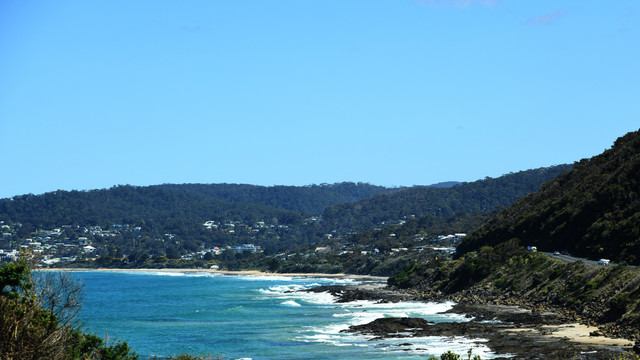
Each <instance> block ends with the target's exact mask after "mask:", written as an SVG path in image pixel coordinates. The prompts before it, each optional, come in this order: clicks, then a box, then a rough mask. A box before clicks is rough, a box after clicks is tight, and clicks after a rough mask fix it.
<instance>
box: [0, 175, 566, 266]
mask: <svg viewBox="0 0 640 360" xmlns="http://www.w3.org/2000/svg"><path fill="white" fill-rule="evenodd" d="M568 168H569V166H554V167H551V168H542V169H536V170H529V171H522V172H519V173H515V174H508V175H505V176H502V177H500V178H496V179H492V178H486V179H484V180H479V181H476V182H472V183H460V184H457V185H456V184H455V183H453V182H449V183H444V184H438V185H437V186H434V187H424V186H423V187H414V188H406V189H401V188H393V189H391V188H384V187H380V186H373V185H369V184H363V183H357V184H355V183H341V184H333V185H326V184H323V185H312V186H304V187H294V186H273V187H264V186H253V185H237V184H213V185H204V184H182V185H170V184H166V185H157V186H146V187H136V186H128V185H127V186H115V187H112V188H110V189H102V190H92V191H55V192H50V193H46V194H42V195H32V194H29V195H22V196H15V197H13V198H11V199H0V225H2V226H3V228H4V230H3V233H6V234H7V235H6V236H4V235H3V237H2V238H0V249H17V248H18V247H20V246H29V247H34V248H40V249H44V250H45V251H46V253H45V255H50V256H51V257H64V258H69V259H70V258H74V257H75V258H78V259H80V258H94V257H97V258H100V259H102V260H104V259H115V260H114V261H116V260H117V261H116V262H119V261H121V260H122V259H129V258H131V259H129V260H123V261H129V262H134V260H132V259H133V258H135V259H137V260H136V261H138V260H141V261H142V260H144V259H146V258H149V257H154V258H156V257H166V258H167V259H170V260H172V259H180V258H182V257H186V258H197V257H198V256H201V255H195V254H197V253H198V252H201V251H203V249H213V248H214V247H227V246H237V245H242V244H253V245H255V246H258V247H259V248H260V249H262V250H264V251H265V253H266V254H274V253H278V252H283V251H295V250H296V249H298V250H299V249H303V248H305V249H306V250H308V249H309V248H310V247H309V246H311V245H313V244H317V243H318V242H320V241H322V240H323V239H325V240H326V239H330V240H331V241H333V242H338V243H339V242H343V243H344V242H352V241H356V242H358V243H360V244H361V245H362V246H364V247H365V248H367V249H368V248H369V247H370V246H369V245H373V246H377V247H378V248H379V249H382V250H385V249H390V248H393V247H398V244H400V245H402V244H406V243H407V242H409V243H410V242H411V241H412V240H411V236H410V234H409V232H414V231H415V232H417V231H423V232H431V231H443V230H444V229H450V230H452V231H453V230H455V229H460V230H458V231H470V230H472V229H475V227H476V226H477V225H478V224H480V223H481V222H482V221H483V220H484V219H485V218H486V217H488V216H489V212H490V211H495V209H496V208H500V207H505V206H508V205H510V204H511V203H513V201H515V200H516V199H517V198H519V197H521V196H524V195H526V194H527V193H529V192H531V191H534V190H536V189H538V188H539V186H540V185H541V184H542V183H543V182H544V181H546V180H548V179H550V178H552V177H554V176H556V175H557V174H558V173H561V172H563V171H566V170H567V169H568ZM452 185H453V186H452ZM349 201H351V203H349ZM345 202H346V203H345ZM401 224H405V227H404V228H398V229H396V231H397V232H398V234H399V236H398V237H397V238H396V241H394V242H393V243H389V242H388V241H387V244H385V237H384V236H385V235H383V234H382V233H378V232H376V231H375V229H377V228H387V230H388V229H389V228H388V227H389V226H397V225H401ZM425 227H426V228H425ZM394 229H395V228H394ZM354 234H355V235H357V237H355V238H354V239H353V240H352V239H350V237H352V236H354ZM387 235H388V234H387ZM87 245H90V246H92V247H94V248H96V249H95V250H89V251H90V252H89V253H82V252H81V251H82V250H81V249H83V247H84V246H87ZM400 247H404V245H402V246H400ZM333 248H334V249H335V248H337V246H336V245H335V244H334V246H333ZM143 255H144V256H143ZM118 259H119V260H118ZM165 260H166V259H165ZM237 266H241V265H237Z"/></svg>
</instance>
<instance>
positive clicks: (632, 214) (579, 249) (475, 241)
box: [458, 131, 640, 264]
mask: <svg viewBox="0 0 640 360" xmlns="http://www.w3.org/2000/svg"><path fill="white" fill-rule="evenodd" d="M639 180H640V131H636V132H631V133H628V134H626V135H625V136H623V137H620V138H619V139H617V140H616V142H615V143H614V145H613V146H612V147H611V149H609V150H606V151H605V152H603V153H602V154H601V155H598V156H595V157H593V158H591V159H583V160H581V161H579V162H577V163H576V164H575V166H574V168H573V170H571V171H569V172H567V173H565V174H562V175H560V176H558V177H557V178H556V179H555V180H553V181H550V182H548V183H546V184H544V185H543V186H542V187H541V189H540V191H539V192H536V193H532V194H530V195H529V196H526V197H525V198H523V199H521V200H519V201H517V202H516V203H515V204H514V205H513V206H512V207H510V208H508V209H505V210H504V211H502V212H501V213H499V214H498V215H497V216H495V217H494V218H492V219H491V220H490V221H489V222H487V223H486V224H485V225H483V226H482V227H481V228H480V229H479V230H478V231H476V232H475V233H473V234H471V236H469V237H468V238H467V240H466V241H465V242H464V243H463V244H461V246H460V247H459V248H458V250H459V252H461V253H462V252H466V251H470V250H474V249H478V248H480V247H481V246H483V245H486V244H488V245H492V246H493V245H496V244H499V243H501V242H504V241H506V240H509V239H511V238H519V239H521V240H522V241H523V243H525V244H527V245H535V246H537V247H538V248H539V249H542V250H547V251H555V250H560V251H561V250H568V251H569V252H571V253H573V254H575V255H579V256H584V257H590V258H595V259H598V258H602V257H604V258H610V259H614V260H624V261H627V262H629V263H631V264H639V263H640V183H639Z"/></svg>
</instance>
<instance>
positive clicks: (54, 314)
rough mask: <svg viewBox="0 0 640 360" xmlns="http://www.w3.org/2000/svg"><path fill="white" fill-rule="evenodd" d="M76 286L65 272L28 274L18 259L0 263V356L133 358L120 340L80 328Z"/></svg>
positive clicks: (67, 359) (66, 359) (62, 359)
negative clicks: (107, 340)
mask: <svg viewBox="0 0 640 360" xmlns="http://www.w3.org/2000/svg"><path fill="white" fill-rule="evenodd" d="M80 305H81V286H80V285H79V284H78V283H77V282H75V281H73V280H72V279H71V278H70V276H69V275H68V274H54V273H39V274H37V275H33V274H32V273H31V271H30V268H29V265H28V264H27V262H26V261H25V260H24V259H23V260H20V261H19V262H17V263H9V264H4V265H2V266H1V267H0V358H1V359H16V360H18V359H25V360H26V359H34V360H35V359H51V360H57V359H60V360H81V359H97V360H116V359H118V360H120V359H121V360H136V359H138V355H137V354H136V353H135V351H133V350H132V349H131V348H130V347H129V345H128V344H127V343H125V342H117V343H114V344H109V343H107V342H106V341H105V340H103V339H102V338H100V337H97V336H95V335H92V334H87V333H84V332H82V331H81V330H80V328H79V327H77V325H76V322H75V316H76V314H77V312H78V310H79V307H80Z"/></svg>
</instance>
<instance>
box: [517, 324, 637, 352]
mask: <svg viewBox="0 0 640 360" xmlns="http://www.w3.org/2000/svg"><path fill="white" fill-rule="evenodd" d="M597 330H598V328H597V327H595V326H589V325H584V324H579V323H573V324H562V325H542V326H540V327H539V328H517V329H509V330H508V331H510V332H528V333H532V334H540V335H541V336H543V337H548V338H553V339H564V340H566V341H569V342H573V343H579V344H587V345H594V346H605V347H609V346H610V347H619V348H623V347H632V346H633V341H631V340H626V339H613V338H610V337H606V336H591V335H590V334H591V333H592V332H594V331H597Z"/></svg>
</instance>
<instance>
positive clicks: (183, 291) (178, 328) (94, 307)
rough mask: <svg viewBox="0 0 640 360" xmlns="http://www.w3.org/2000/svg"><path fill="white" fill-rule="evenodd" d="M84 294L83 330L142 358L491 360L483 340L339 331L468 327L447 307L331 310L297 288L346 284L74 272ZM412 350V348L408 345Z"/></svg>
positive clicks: (330, 302)
mask: <svg viewBox="0 0 640 360" xmlns="http://www.w3.org/2000/svg"><path fill="white" fill-rule="evenodd" d="M74 275H75V276H77V277H78V278H79V279H80V280H81V281H82V282H83V283H84V286H85V301H84V305H83V308H82V311H81V314H80V320H81V323H82V328H83V329H84V330H85V331H89V332H93V333H95V334H97V335H99V336H101V337H105V336H106V337H108V338H109V340H110V341H112V342H113V341H118V340H120V341H126V342H128V343H129V345H130V346H131V347H132V348H134V349H135V350H136V352H137V353H138V354H140V355H142V356H141V358H143V359H146V358H148V357H152V356H159V357H167V356H171V355H177V354H180V353H189V354H210V355H215V356H223V357H224V359H225V360H226V359H254V360H258V359H266V360H271V359H320V360H323V359H326V360H329V359H331V360H335V359H424V358H427V357H429V356H430V355H440V354H442V353H443V352H446V351H447V350H452V351H454V352H457V353H459V354H466V353H467V351H468V350H469V349H473V353H474V354H478V355H481V356H482V358H483V359H486V358H492V357H494V356H495V355H494V354H492V353H491V352H490V350H489V349H488V348H487V347H486V346H484V345H483V342H482V340H477V339H476V340H470V339H466V338H463V337H452V338H443V337H427V338H419V339H418V338H402V337H399V338H395V339H393V340H376V341H371V337H367V336H362V335H354V334H347V333H341V332H340V331H341V330H344V329H346V328H348V327H349V326H350V325H356V324H364V323H368V322H370V321H373V320H375V319H376V318H380V317H394V316H397V317H404V316H411V317H421V318H424V319H426V320H429V321H434V322H443V321H447V322H451V321H454V322H461V321H467V320H468V319H466V318H465V317H464V316H461V315H458V314H443V313H442V312H444V311H446V310H447V309H449V308H451V307H452V306H453V303H420V302H405V303H393V304H376V303H374V302H371V301H356V302H352V303H336V302H335V300H336V299H334V298H333V296H331V295H329V294H326V293H320V294H315V293H307V292H301V291H300V290H304V289H308V288H310V287H313V286H318V285H332V284H347V283H354V282H353V281H352V280H342V279H321V278H308V277H283V276H219V275H212V274H210V273H198V272H173V271H172V272H163V271H149V272H138V271H136V272H109V271H104V272H102V271H86V272H74ZM408 344H410V345H408Z"/></svg>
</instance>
